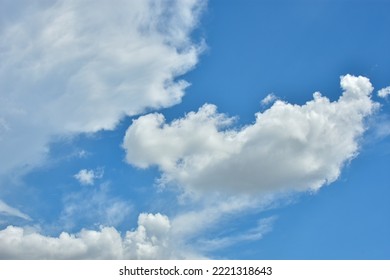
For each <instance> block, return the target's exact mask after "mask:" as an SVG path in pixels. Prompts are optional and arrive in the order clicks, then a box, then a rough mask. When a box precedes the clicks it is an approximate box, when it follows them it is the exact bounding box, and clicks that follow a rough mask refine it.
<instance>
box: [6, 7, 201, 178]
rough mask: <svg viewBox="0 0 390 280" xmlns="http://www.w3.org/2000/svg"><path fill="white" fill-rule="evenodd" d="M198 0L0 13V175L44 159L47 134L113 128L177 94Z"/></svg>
mask: <svg viewBox="0 0 390 280" xmlns="http://www.w3.org/2000/svg"><path fill="white" fill-rule="evenodd" d="M204 3H205V1H203V0H186V1H182V0H174V1H154V0H153V1H152V0H134V1H126V0H119V1H116V2H115V5H112V4H111V3H109V2H107V1H103V0H97V1H91V0H64V1H56V2H51V1H45V2H40V3H35V4H34V3H31V1H23V3H19V5H17V6H12V12H9V13H5V14H6V18H7V20H4V21H0V61H1V64H0V92H1V97H0V154H1V155H2V157H1V159H0V164H1V166H2V169H1V171H0V175H4V174H8V173H9V172H11V171H12V170H14V169H15V168H22V167H23V168H28V167H31V166H34V165H37V164H39V163H41V162H42V160H43V157H44V155H45V154H46V153H47V151H48V144H49V142H50V141H51V139H52V138H53V136H69V135H74V134H76V133H83V132H95V131H97V130H100V129H113V128H114V127H115V125H116V124H117V123H118V121H119V120H120V119H121V118H122V117H123V116H125V115H134V114H138V113H142V112H144V111H145V110H146V109H150V108H162V107H168V106H172V105H174V104H176V103H179V102H180V100H181V98H182V96H183V94H184V90H185V88H186V87H187V86H188V83H187V82H186V81H184V80H180V79H178V77H179V76H180V75H182V74H184V73H186V72H187V71H189V70H190V69H191V68H193V67H194V66H195V64H196V63H197V58H198V55H199V52H200V51H201V46H200V45H197V44H194V43H193V42H191V39H190V33H191V31H192V30H193V28H194V27H195V26H196V24H197V20H198V16H199V14H200V11H201V10H202V7H203V6H204Z"/></svg>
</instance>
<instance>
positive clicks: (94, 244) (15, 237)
mask: <svg viewBox="0 0 390 280" xmlns="http://www.w3.org/2000/svg"><path fill="white" fill-rule="evenodd" d="M170 231H171V224H170V221H169V219H168V217H166V216H164V215H161V214H148V213H142V214H140V215H139V217H138V227H137V228H136V229H135V230H133V231H128V232H126V234H125V235H124V236H123V237H122V236H121V234H120V233H119V232H118V231H117V230H116V229H115V228H113V227H102V228H101V229H100V230H99V231H95V230H82V231H80V232H79V233H77V234H69V233H66V232H63V233H61V234H60V235H59V236H58V237H49V236H45V235H42V234H40V233H39V232H37V231H35V230H33V229H25V228H21V227H15V226H8V227H7V228H6V229H4V230H1V231H0V241H1V242H0V259H178V258H180V259H185V258H199V256H197V255H193V254H192V253H191V251H189V250H187V249H184V248H177V247H176V246H175V240H174V238H172V235H171V233H170Z"/></svg>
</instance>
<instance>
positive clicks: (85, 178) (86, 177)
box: [73, 169, 103, 185]
mask: <svg viewBox="0 0 390 280" xmlns="http://www.w3.org/2000/svg"><path fill="white" fill-rule="evenodd" d="M73 177H74V178H75V179H77V180H78V181H79V182H80V184H82V185H93V184H94V182H95V179H100V178H102V177H103V171H102V170H87V169H81V170H80V171H79V172H78V173H77V174H75V175H74V176H73Z"/></svg>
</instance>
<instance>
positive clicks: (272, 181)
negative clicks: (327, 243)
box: [123, 75, 376, 193]
mask: <svg viewBox="0 0 390 280" xmlns="http://www.w3.org/2000/svg"><path fill="white" fill-rule="evenodd" d="M341 87H342V88H343V90H344V92H343V94H342V96H341V97H340V98H339V99H338V100H337V101H333V102H331V101H329V99H328V98H326V97H323V96H321V94H320V93H318V92H317V93H315V94H314V95H313V97H314V99H313V100H311V101H308V102H307V103H306V104H304V105H302V106H300V105H292V104H289V103H285V102H282V101H276V102H275V103H274V104H273V105H272V106H271V107H270V108H269V109H267V110H266V111H264V112H263V113H257V114H256V121H255V122H254V123H253V124H251V125H247V126H245V127H243V128H241V129H229V128H226V126H228V125H230V124H231V123H232V119H231V118H228V117H227V116H225V115H223V114H220V113H218V112H217V109H216V106H214V105H209V104H206V105H204V106H203V107H201V108H200V109H199V111H198V112H190V113H188V114H187V115H186V116H185V117H184V118H182V119H178V120H175V121H173V122H172V123H171V124H167V123H165V119H164V117H163V115H161V114H148V115H145V116H142V117H140V118H138V119H136V120H134V121H133V123H132V125H131V126H130V127H129V128H128V130H127V132H126V135H125V138H124V142H123V147H124V148H125V149H126V160H127V162H129V163H130V164H133V165H135V166H138V167H141V168H146V167H149V166H152V165H157V166H158V167H159V168H160V170H161V171H162V177H161V179H160V182H161V183H163V184H170V183H173V184H177V185H179V186H180V187H183V188H184V189H185V191H187V192H195V193H196V192H206V191H207V192H208V193H210V192H211V191H217V192H227V193H229V192H231V193H241V192H260V193H262V192H266V191H272V192H274V191H283V190H301V191H302V190H317V189H319V188H320V187H321V186H323V185H324V184H329V183H331V182H333V181H335V180H336V179H337V178H338V177H339V175H340V172H341V168H342V167H343V165H344V164H345V163H346V162H348V161H349V160H351V159H353V158H354V157H355V156H356V155H357V153H358V149H359V138H360V137H361V136H362V134H363V132H364V131H365V124H364V119H365V117H367V116H369V115H370V114H372V112H373V110H374V109H375V107H376V104H375V103H374V102H373V101H372V100H371V93H372V90H373V87H372V85H371V83H370V82H369V80H368V79H367V78H365V77H361V76H359V77H354V76H351V75H346V76H343V77H341Z"/></svg>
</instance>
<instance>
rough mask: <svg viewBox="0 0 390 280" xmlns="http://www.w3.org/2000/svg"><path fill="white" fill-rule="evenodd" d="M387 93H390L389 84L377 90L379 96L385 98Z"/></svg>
mask: <svg viewBox="0 0 390 280" xmlns="http://www.w3.org/2000/svg"><path fill="white" fill-rule="evenodd" d="M389 95H390V86H388V87H385V88H382V89H380V90H378V96H379V97H382V98H386V97H387V96H389Z"/></svg>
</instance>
